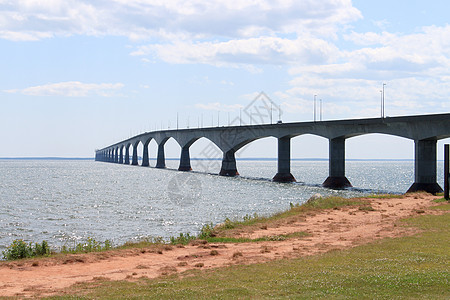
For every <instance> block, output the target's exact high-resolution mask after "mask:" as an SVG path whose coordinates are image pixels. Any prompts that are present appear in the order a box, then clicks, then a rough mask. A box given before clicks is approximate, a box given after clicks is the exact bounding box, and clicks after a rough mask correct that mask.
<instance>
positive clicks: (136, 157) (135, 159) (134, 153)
mask: <svg viewBox="0 0 450 300" xmlns="http://www.w3.org/2000/svg"><path fill="white" fill-rule="evenodd" d="M131 164H132V165H133V166H137V165H138V153H137V145H134V146H133V158H132V161H131Z"/></svg>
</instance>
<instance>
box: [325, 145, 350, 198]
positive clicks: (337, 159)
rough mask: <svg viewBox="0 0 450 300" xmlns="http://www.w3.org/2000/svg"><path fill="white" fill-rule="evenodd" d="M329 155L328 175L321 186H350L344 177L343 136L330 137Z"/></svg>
mask: <svg viewBox="0 0 450 300" xmlns="http://www.w3.org/2000/svg"><path fill="white" fill-rule="evenodd" d="M329 157H330V158H329V162H328V163H329V176H328V178H327V179H326V180H325V181H324V183H323V184H322V186H323V187H326V188H331V189H343V188H347V187H351V186H352V184H351V183H350V181H348V179H347V177H345V138H335V139H330V143H329Z"/></svg>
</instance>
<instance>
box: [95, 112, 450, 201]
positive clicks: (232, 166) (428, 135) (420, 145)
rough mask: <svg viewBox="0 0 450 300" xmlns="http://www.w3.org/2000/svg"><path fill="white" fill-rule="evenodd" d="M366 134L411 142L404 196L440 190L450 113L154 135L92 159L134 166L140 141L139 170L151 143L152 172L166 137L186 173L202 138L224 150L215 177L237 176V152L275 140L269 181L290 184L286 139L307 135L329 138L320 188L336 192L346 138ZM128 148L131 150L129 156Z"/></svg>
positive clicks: (161, 163)
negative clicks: (440, 148) (154, 151)
mask: <svg viewBox="0 0 450 300" xmlns="http://www.w3.org/2000/svg"><path fill="white" fill-rule="evenodd" d="M371 133H381V134H389V135H394V136H399V137H404V138H407V139H411V140H414V143H415V163H414V172H415V181H414V183H413V184H412V185H411V187H410V188H409V190H408V192H412V191H419V190H423V191H427V192H430V193H438V192H442V188H441V187H440V186H439V184H438V183H437V182H436V166H437V157H436V145H437V141H438V140H440V139H444V138H448V137H450V114H435V115H421V116H406V117H392V118H389V117H388V118H373V119H350V120H339V121H318V122H296V123H282V124H266V125H245V126H229V127H210V128H198V129H178V130H161V131H153V132H146V133H143V134H140V135H137V136H134V137H131V138H129V139H126V140H124V141H121V142H118V143H116V144H113V145H110V146H108V147H105V148H103V149H100V150H97V151H96V153H95V160H97V161H104V162H113V163H119V164H130V156H131V164H132V165H138V153H137V148H138V145H139V143H142V145H143V153H142V166H149V154H148V145H149V143H150V142H151V141H152V140H155V142H156V143H157V144H158V155H157V163H156V168H165V167H166V164H165V155H164V145H165V143H166V142H167V140H168V139H170V138H173V139H175V140H176V141H177V142H178V144H179V145H180V146H181V157H180V165H179V168H178V170H179V171H190V170H192V168H191V162H190V155H189V147H190V146H191V145H192V144H193V143H194V142H195V141H197V140H198V139H200V138H203V137H204V138H207V139H209V140H210V141H212V142H213V143H214V144H215V145H217V147H219V149H220V150H221V151H222V152H223V159H222V167H221V170H220V172H219V174H220V175H222V176H236V175H238V174H239V173H238V170H237V167H236V158H235V153H236V151H238V150H239V149H241V148H242V147H244V146H245V145H247V144H249V143H251V142H253V141H255V140H258V139H261V138H265V137H276V138H277V139H278V172H277V173H276V175H275V176H274V177H273V180H274V181H277V182H293V181H295V178H294V176H292V174H291V138H293V137H296V136H299V135H304V134H312V135H318V136H321V137H324V138H327V139H328V140H329V176H328V178H327V179H326V180H325V181H324V182H323V186H324V187H327V188H334V189H341V188H346V187H351V183H350V182H349V181H348V179H347V178H346V177H345V141H346V139H348V138H351V137H355V136H359V135H364V134H371ZM130 146H133V153H131V154H130Z"/></svg>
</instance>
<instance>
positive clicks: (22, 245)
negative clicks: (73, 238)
mask: <svg viewBox="0 0 450 300" xmlns="http://www.w3.org/2000/svg"><path fill="white" fill-rule="evenodd" d="M111 248H112V245H111V242H110V241H108V240H106V241H105V242H104V243H101V242H98V241H96V240H95V239H93V238H88V240H87V241H86V242H82V243H78V244H74V245H73V246H72V247H69V246H67V245H64V246H62V247H61V251H60V252H61V253H64V254H69V253H70V254H75V253H88V252H98V251H106V250H109V249H111ZM54 253H55V252H52V250H51V249H50V246H49V245H48V243H47V241H45V240H44V241H42V243H40V244H39V243H34V244H33V243H32V242H30V243H29V244H27V243H26V242H25V241H23V240H14V241H13V242H12V244H11V245H10V246H8V248H6V250H5V251H3V259H4V260H16V259H22V258H33V257H42V256H45V257H46V256H50V255H51V254H54Z"/></svg>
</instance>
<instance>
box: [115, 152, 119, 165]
mask: <svg viewBox="0 0 450 300" xmlns="http://www.w3.org/2000/svg"><path fill="white" fill-rule="evenodd" d="M114 162H115V163H116V164H117V163H119V149H118V148H116V149H115V150H114Z"/></svg>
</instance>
